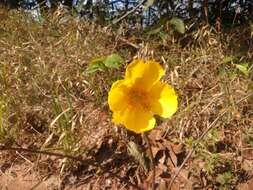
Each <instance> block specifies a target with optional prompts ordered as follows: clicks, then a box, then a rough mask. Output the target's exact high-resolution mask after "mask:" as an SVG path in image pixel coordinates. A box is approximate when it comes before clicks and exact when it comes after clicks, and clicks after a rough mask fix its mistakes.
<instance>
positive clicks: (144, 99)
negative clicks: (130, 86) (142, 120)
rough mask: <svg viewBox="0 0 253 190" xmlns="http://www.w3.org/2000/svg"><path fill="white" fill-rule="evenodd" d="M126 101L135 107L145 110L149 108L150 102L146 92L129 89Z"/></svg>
mask: <svg viewBox="0 0 253 190" xmlns="http://www.w3.org/2000/svg"><path fill="white" fill-rule="evenodd" d="M128 103H129V104H130V105H131V106H133V107H137V108H142V109H145V110H149V108H150V103H149V98H148V95H147V93H146V92H142V91H138V90H131V91H130V93H129V100H128Z"/></svg>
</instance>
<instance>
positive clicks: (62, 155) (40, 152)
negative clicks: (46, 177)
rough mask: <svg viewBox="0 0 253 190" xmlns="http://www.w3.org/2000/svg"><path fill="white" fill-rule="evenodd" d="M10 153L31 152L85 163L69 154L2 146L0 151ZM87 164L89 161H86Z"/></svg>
mask: <svg viewBox="0 0 253 190" xmlns="http://www.w3.org/2000/svg"><path fill="white" fill-rule="evenodd" d="M4 150H6V151H8V150H14V151H20V152H29V153H33V154H44V155H49V156H57V157H60V158H69V159H72V160H75V161H79V162H83V161H84V160H83V159H82V158H81V157H77V156H71V155H68V154H61V153H56V152H48V151H44V150H33V149H28V148H20V147H6V146H4V145H0V151H4ZM85 162H87V160H85Z"/></svg>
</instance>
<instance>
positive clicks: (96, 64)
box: [85, 57, 105, 74]
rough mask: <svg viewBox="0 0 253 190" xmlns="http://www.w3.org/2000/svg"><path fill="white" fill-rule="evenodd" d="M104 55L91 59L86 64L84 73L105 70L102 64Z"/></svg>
mask: <svg viewBox="0 0 253 190" xmlns="http://www.w3.org/2000/svg"><path fill="white" fill-rule="evenodd" d="M104 61H105V57H100V58H96V59H93V60H92V61H91V62H90V64H89V65H88V67H87V69H86V71H85V73H86V74H92V73H95V72H97V71H104V70H105V65H104Z"/></svg>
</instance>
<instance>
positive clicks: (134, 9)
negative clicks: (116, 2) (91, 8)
mask: <svg viewBox="0 0 253 190" xmlns="http://www.w3.org/2000/svg"><path fill="white" fill-rule="evenodd" d="M145 1H146V0H142V1H141V2H140V3H139V4H138V5H137V6H136V7H134V8H132V9H131V10H130V11H128V12H126V13H125V14H124V15H123V16H122V17H120V18H118V19H116V20H113V21H112V24H117V23H118V22H120V21H121V20H123V19H124V18H126V17H127V16H128V15H130V14H132V13H133V12H134V11H136V10H137V9H138V8H139V7H140V6H141V5H142V4H143V3H145ZM109 26H110V25H109Z"/></svg>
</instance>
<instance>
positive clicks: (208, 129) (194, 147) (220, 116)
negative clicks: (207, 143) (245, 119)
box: [168, 110, 227, 189]
mask: <svg viewBox="0 0 253 190" xmlns="http://www.w3.org/2000/svg"><path fill="white" fill-rule="evenodd" d="M226 112H227V110H225V111H224V112H222V113H221V114H220V115H219V116H218V117H217V118H216V119H215V120H214V121H213V122H212V123H211V124H210V125H209V126H208V127H207V128H206V130H205V131H204V132H203V133H202V135H201V136H200V137H199V138H198V139H197V141H196V143H195V144H194V146H193V148H192V149H191V150H190V152H189V153H188V154H187V156H186V158H185V159H184V161H183V163H182V164H181V165H180V167H179V168H178V170H177V172H176V174H175V175H174V176H173V177H172V179H171V181H170V184H169V188H168V189H171V187H172V185H173V183H174V181H175V180H176V178H177V176H178V175H179V173H180V171H181V170H182V169H183V167H184V165H185V164H186V162H187V161H188V160H189V159H190V157H191V155H192V153H193V152H194V151H195V149H196V147H197V146H198V145H199V143H200V141H201V140H203V138H204V137H205V136H206V134H207V133H208V132H209V131H210V130H211V129H212V128H213V127H214V126H215V124H216V122H217V121H218V120H219V119H220V118H222V116H223V115H224V114H225V113H226Z"/></svg>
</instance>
